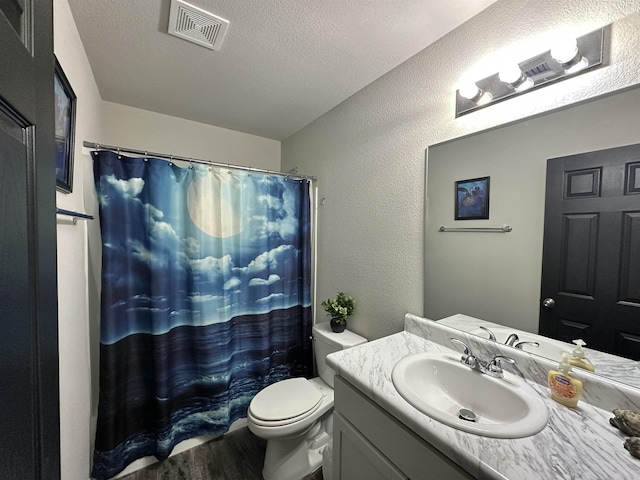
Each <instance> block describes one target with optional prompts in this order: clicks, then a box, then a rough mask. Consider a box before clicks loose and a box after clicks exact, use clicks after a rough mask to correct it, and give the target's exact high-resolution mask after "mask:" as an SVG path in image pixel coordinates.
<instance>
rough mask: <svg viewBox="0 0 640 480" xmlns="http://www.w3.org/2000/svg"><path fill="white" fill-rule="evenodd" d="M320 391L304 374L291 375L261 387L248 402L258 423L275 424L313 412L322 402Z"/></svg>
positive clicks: (254, 419)
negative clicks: (300, 376) (303, 376)
mask: <svg viewBox="0 0 640 480" xmlns="http://www.w3.org/2000/svg"><path fill="white" fill-rule="evenodd" d="M322 397H323V394H322V392H321V391H320V390H319V389H318V388H316V387H315V386H314V385H313V384H312V383H311V382H309V380H307V379H306V378H290V379H287V380H282V381H280V382H277V383H274V384H272V385H269V386H268V387H266V388H265V389H263V390H261V391H260V392H259V393H258V394H257V395H256V396H255V397H254V398H253V400H252V401H251V404H250V405H249V415H250V417H251V419H252V421H253V422H255V423H256V424H257V425H261V426H265V427H277V426H282V425H288V424H291V423H294V422H298V421H300V420H303V419H305V418H306V417H308V416H310V415H313V413H315V411H316V410H318V408H320V405H321V404H322Z"/></svg>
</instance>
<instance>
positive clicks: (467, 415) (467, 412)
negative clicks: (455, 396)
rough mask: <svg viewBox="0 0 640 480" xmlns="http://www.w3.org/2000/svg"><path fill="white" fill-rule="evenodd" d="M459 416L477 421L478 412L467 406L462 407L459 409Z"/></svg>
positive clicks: (461, 418) (470, 420)
mask: <svg viewBox="0 0 640 480" xmlns="http://www.w3.org/2000/svg"><path fill="white" fill-rule="evenodd" d="M458 418H460V420H466V421H467V422H475V421H476V420H477V417H476V414H475V413H473V412H472V411H471V410H468V409H466V408H461V409H460V410H459V411H458Z"/></svg>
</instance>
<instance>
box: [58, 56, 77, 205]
mask: <svg viewBox="0 0 640 480" xmlns="http://www.w3.org/2000/svg"><path fill="white" fill-rule="evenodd" d="M54 91H55V95H54V101H55V115H56V117H55V126H56V187H57V188H58V190H60V191H62V192H65V193H71V190H72V183H73V141H74V131H75V126H76V95H75V93H73V89H72V88H71V84H69V80H67V76H66V75H65V74H64V71H63V70H62V67H61V66H60V63H59V62H58V59H57V58H56V73H55V79H54Z"/></svg>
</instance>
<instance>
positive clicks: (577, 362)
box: [569, 339, 596, 372]
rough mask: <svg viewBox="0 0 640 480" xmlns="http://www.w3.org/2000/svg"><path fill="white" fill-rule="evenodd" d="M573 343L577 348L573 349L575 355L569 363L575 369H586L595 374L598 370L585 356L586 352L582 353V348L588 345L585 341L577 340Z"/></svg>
mask: <svg viewBox="0 0 640 480" xmlns="http://www.w3.org/2000/svg"><path fill="white" fill-rule="evenodd" d="M573 343H575V344H576V348H574V349H573V354H572V356H571V357H570V358H569V363H570V364H571V365H573V366H574V367H578V368H584V369H585V370H589V371H590V372H594V371H595V370H596V369H595V367H594V366H593V363H591V362H590V361H589V360H588V359H587V358H585V356H584V352H583V351H582V347H584V346H585V345H586V343H584V340H582V339H577V340H574V341H573Z"/></svg>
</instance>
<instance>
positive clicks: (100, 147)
mask: <svg viewBox="0 0 640 480" xmlns="http://www.w3.org/2000/svg"><path fill="white" fill-rule="evenodd" d="M82 146H83V147H86V148H94V149H96V150H109V151H113V152H116V153H133V154H136V155H144V156H145V157H156V158H161V159H165V160H169V161H172V160H181V161H183V162H192V163H201V164H203V165H212V166H215V167H223V168H229V169H233V170H245V171H248V172H257V173H266V174H269V175H278V176H281V177H287V178H292V179H294V180H312V181H317V180H318V177H313V176H310V175H298V174H297V173H295V172H294V173H286V172H278V171H276V170H266V169H263V168H253V167H243V166H242V165H230V164H228V163H220V162H212V161H209V160H201V159H198V158H190V157H181V156H178V155H167V154H166V153H156V152H147V151H144V150H136V149H133V148H126V147H117V146H113V145H104V144H102V143H95V142H87V141H86V140H85V141H84V142H82ZM294 170H295V169H294Z"/></svg>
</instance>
